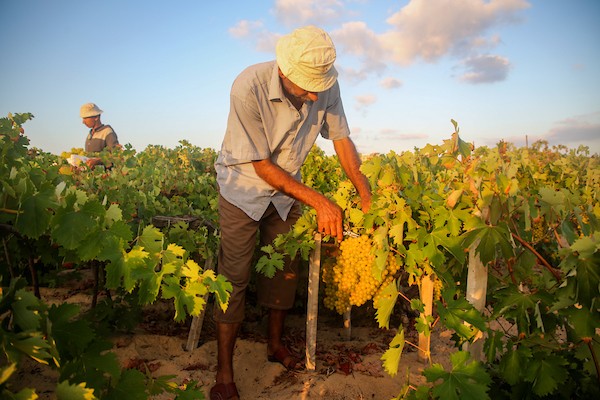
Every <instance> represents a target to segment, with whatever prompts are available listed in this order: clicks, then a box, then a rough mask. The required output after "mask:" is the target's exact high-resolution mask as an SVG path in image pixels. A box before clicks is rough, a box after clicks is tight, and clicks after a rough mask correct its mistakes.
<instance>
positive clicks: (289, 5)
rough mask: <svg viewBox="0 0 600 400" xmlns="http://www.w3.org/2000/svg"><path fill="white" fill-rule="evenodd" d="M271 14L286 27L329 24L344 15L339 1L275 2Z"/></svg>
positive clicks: (280, 0)
mask: <svg viewBox="0 0 600 400" xmlns="http://www.w3.org/2000/svg"><path fill="white" fill-rule="evenodd" d="M272 12H273V14H274V15H275V17H276V18H277V20H279V21H281V22H282V23H283V24H284V25H287V26H302V25H307V24H313V25H323V24H331V23H332V22H335V21H337V20H339V18H340V17H341V16H342V15H344V14H345V13H344V3H343V2H342V1H340V0H303V1H297V0H276V1H275V7H274V8H273V10H272Z"/></svg>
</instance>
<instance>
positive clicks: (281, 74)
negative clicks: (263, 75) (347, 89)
mask: <svg viewBox="0 0 600 400" xmlns="http://www.w3.org/2000/svg"><path fill="white" fill-rule="evenodd" d="M277 72H278V73H279V77H280V78H281V79H285V75H284V74H283V72H281V68H279V67H277Z"/></svg>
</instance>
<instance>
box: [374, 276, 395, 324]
mask: <svg viewBox="0 0 600 400" xmlns="http://www.w3.org/2000/svg"><path fill="white" fill-rule="evenodd" d="M397 299H398V288H397V286H396V280H394V281H392V282H390V283H389V284H388V285H387V286H386V287H385V288H384V289H383V290H382V291H381V293H380V294H379V296H377V297H376V300H375V304H374V307H375V309H376V310H377V311H376V313H375V318H376V319H377V323H378V324H379V327H380V328H386V329H389V325H390V316H391V315H392V311H393V310H394V305H395V304H396V300H397Z"/></svg>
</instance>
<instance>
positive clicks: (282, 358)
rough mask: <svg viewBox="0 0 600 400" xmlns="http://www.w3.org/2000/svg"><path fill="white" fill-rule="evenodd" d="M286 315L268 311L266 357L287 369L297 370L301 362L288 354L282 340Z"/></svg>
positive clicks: (283, 312)
mask: <svg viewBox="0 0 600 400" xmlns="http://www.w3.org/2000/svg"><path fill="white" fill-rule="evenodd" d="M286 315H287V311H286V310H274V309H270V310H269V328H268V331H269V337H268V339H267V355H268V358H269V360H270V361H277V362H279V363H281V364H282V365H283V366H284V367H286V368H287V369H297V368H299V367H300V366H301V361H300V360H299V359H298V357H296V356H295V355H293V354H292V353H290V352H289V350H288V349H287V348H286V347H285V345H284V344H283V340H282V339H283V328H284V322H285V317H286Z"/></svg>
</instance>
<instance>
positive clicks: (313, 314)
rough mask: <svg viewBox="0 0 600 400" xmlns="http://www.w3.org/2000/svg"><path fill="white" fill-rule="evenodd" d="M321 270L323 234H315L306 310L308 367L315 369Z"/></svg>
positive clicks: (309, 268)
mask: <svg viewBox="0 0 600 400" xmlns="http://www.w3.org/2000/svg"><path fill="white" fill-rule="evenodd" d="M320 271H321V234H320V233H316V234H315V248H314V250H313V251H312V252H311V254H310V260H309V267H308V303H307V307H306V308H307V310H306V369H307V370H309V371H314V370H315V367H316V360H315V354H316V351H317V315H318V313H319V280H320Z"/></svg>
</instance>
